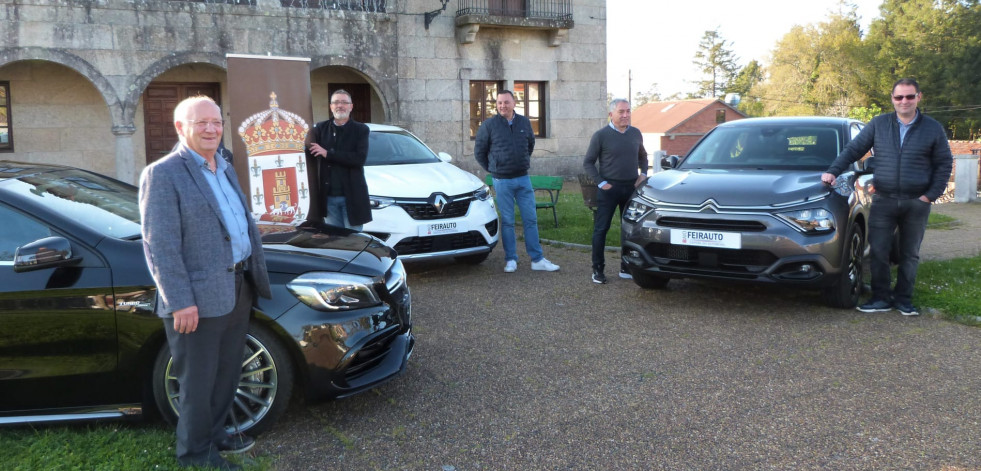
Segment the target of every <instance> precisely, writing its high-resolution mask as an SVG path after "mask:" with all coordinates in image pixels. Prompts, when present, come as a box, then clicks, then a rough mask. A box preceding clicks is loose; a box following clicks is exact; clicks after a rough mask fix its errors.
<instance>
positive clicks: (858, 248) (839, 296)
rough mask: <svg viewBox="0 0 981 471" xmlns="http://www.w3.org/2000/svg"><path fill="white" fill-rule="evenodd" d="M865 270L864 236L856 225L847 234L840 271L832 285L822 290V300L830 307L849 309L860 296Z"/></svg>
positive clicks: (855, 303)
mask: <svg viewBox="0 0 981 471" xmlns="http://www.w3.org/2000/svg"><path fill="white" fill-rule="evenodd" d="M864 269H865V234H864V232H863V231H862V228H861V227H859V225H858V224H853V225H852V228H851V230H850V231H849V232H848V243H847V245H846V246H845V253H844V254H842V269H841V272H839V273H838V278H837V279H836V280H835V282H834V283H833V284H831V285H830V286H828V287H826V288H825V289H824V298H825V299H826V300H827V303H828V305H829V306H831V307H836V308H844V309H850V308H853V307H855V306H856V305H857V304H858V298H859V297H860V296H861V295H862V290H863V288H864V286H865V285H864V283H863V281H862V275H863V271H864Z"/></svg>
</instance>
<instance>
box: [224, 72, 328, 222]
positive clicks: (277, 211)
mask: <svg viewBox="0 0 981 471" xmlns="http://www.w3.org/2000/svg"><path fill="white" fill-rule="evenodd" d="M227 62H228V101H229V106H228V107H227V108H228V109H229V111H230V115H229V119H230V120H231V125H230V126H228V128H227V129H230V130H231V131H233V133H234V136H233V139H232V141H233V144H232V153H233V155H234V156H235V157H234V160H235V173H237V174H238V177H239V183H241V185H242V190H243V191H245V192H246V193H248V195H247V196H248V198H249V201H250V203H251V204H252V216H253V217H254V218H255V219H256V221H258V222H259V223H261V224H274V225H285V226H290V225H295V224H297V223H299V222H301V221H303V220H304V219H306V214H307V211H308V209H309V207H310V189H309V188H307V184H308V183H307V173H306V172H307V169H306V161H305V160H306V159H305V156H304V152H303V139H304V138H305V137H306V135H307V131H308V130H309V129H310V126H311V124H312V123H313V120H312V118H313V108H312V105H311V99H310V59H309V58H301V57H275V56H250V55H239V54H228V55H227ZM239 156H246V157H247V158H241V157H239ZM284 229H285V228H284Z"/></svg>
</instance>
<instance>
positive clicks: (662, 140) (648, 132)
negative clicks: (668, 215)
mask: <svg viewBox="0 0 981 471" xmlns="http://www.w3.org/2000/svg"><path fill="white" fill-rule="evenodd" d="M745 117H746V115H745V114H743V113H741V112H740V111H739V110H737V109H736V108H734V107H732V106H730V105H728V104H726V103H725V102H723V101H722V100H718V99H711V98H708V99H701V100H679V101H658V102H653V103H647V104H645V105H641V106H639V107H637V108H636V109H634V110H633V113H632V116H631V123H630V124H631V125H633V126H634V127H636V128H637V129H640V132H641V133H642V134H643V135H644V148H645V149H647V153H648V154H649V155H650V156H651V160H652V164H653V166H654V167H655V170H656V169H659V168H660V164H659V160H660V159H659V158H657V157H655V156H656V155H680V156H683V155H686V154H687V153H688V151H689V150H691V148H692V147H693V146H694V145H695V143H696V142H698V140H699V139H701V138H702V136H704V135H705V134H706V133H708V132H709V131H711V130H712V129H713V128H715V126H716V125H718V124H721V123H724V122H726V121H734V120H737V119H743V118H745ZM658 151H661V152H660V153H659V152H658Z"/></svg>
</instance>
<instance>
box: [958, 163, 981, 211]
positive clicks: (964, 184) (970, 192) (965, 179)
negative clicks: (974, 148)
mask: <svg viewBox="0 0 981 471" xmlns="http://www.w3.org/2000/svg"><path fill="white" fill-rule="evenodd" d="M977 199H978V156H977V155H971V154H960V155H955V156H954V202H955V203H967V202H970V201H975V200H977Z"/></svg>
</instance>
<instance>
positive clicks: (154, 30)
mask: <svg viewBox="0 0 981 471" xmlns="http://www.w3.org/2000/svg"><path fill="white" fill-rule="evenodd" d="M605 17H606V3H605V0H523V1H517V0H319V1H318V0H207V1H177V0H0V159H10V160H22V161H30V162H50V163H66V164H71V165H75V166H79V167H83V168H87V169H91V170H95V171H98V172H102V173H105V174H108V175H114V176H116V177H117V178H119V179H121V180H123V181H128V182H134V183H135V182H136V180H137V179H138V178H139V173H140V171H141V170H142V169H143V167H144V166H145V165H146V164H147V163H148V162H151V161H153V160H155V159H156V158H159V157H160V156H162V155H163V153H165V152H166V151H167V150H169V149H170V148H171V147H172V146H173V145H174V143H176V137H175V136H174V134H173V129H172V128H173V125H172V123H171V121H172V111H173V107H174V105H175V104H176V103H177V101H179V100H180V99H181V98H183V97H185V96H191V95H194V94H198V93H204V94H209V95H211V96H213V97H215V98H216V100H217V101H218V102H219V104H221V105H222V106H223V109H224V111H225V113H226V116H227V113H228V110H229V109H230V107H234V106H235V103H229V102H228V97H227V90H226V89H227V74H226V68H225V64H226V55H227V54H249V55H270V56H283V57H304V58H309V59H310V83H311V93H312V101H313V103H312V109H313V118H314V119H315V120H322V119H326V118H327V117H328V113H329V108H328V101H329V92H330V91H333V90H334V89H336V88H339V87H340V88H345V89H347V90H349V91H351V92H352V93H353V94H354V98H355V107H356V109H355V112H356V113H359V114H356V115H355V119H358V120H361V121H365V122H374V123H388V124H395V125H399V126H403V127H405V128H407V129H409V130H410V131H412V132H413V133H415V134H416V135H418V136H419V137H420V138H422V139H423V140H424V141H426V142H427V143H428V144H429V145H430V147H432V148H433V150H435V151H437V152H440V151H445V152H448V153H449V154H451V155H452V156H453V157H454V160H453V162H454V163H455V164H457V165H458V166H460V167H462V168H464V169H467V170H471V171H475V172H477V171H478V170H479V167H478V166H477V164H476V162H475V161H474V159H473V140H472V134H473V132H474V130H475V129H476V126H477V124H479V122H480V120H481V119H482V118H484V117H487V116H489V113H493V109H494V105H493V95H492V92H493V91H494V90H496V89H499V88H507V89H511V90H514V91H515V92H517V94H518V95H519V97H518V98H519V108H518V112H520V113H522V114H525V115H528V116H529V117H531V118H532V119H533V122H534V123H535V127H536V132H537V133H538V134H539V138H538V144H537V147H536V150H535V153H534V155H533V159H532V162H533V164H532V172H533V173H540V174H559V175H574V174H575V173H577V171H578V168H579V167H580V165H581V160H580V159H581V156H582V154H583V152H584V151H585V148H586V145H587V144H588V139H589V136H590V135H591V134H592V132H593V131H595V130H596V129H597V128H599V127H600V126H602V124H603V122H604V119H605V117H606V104H605V100H606V20H605ZM488 97H489V98H488ZM233 138H234V133H233V132H232V130H231V129H230V127H229V125H226V129H225V136H224V140H225V144H226V146H228V147H231V145H230V142H231V139H233ZM479 173H480V172H478V174H479Z"/></svg>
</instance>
